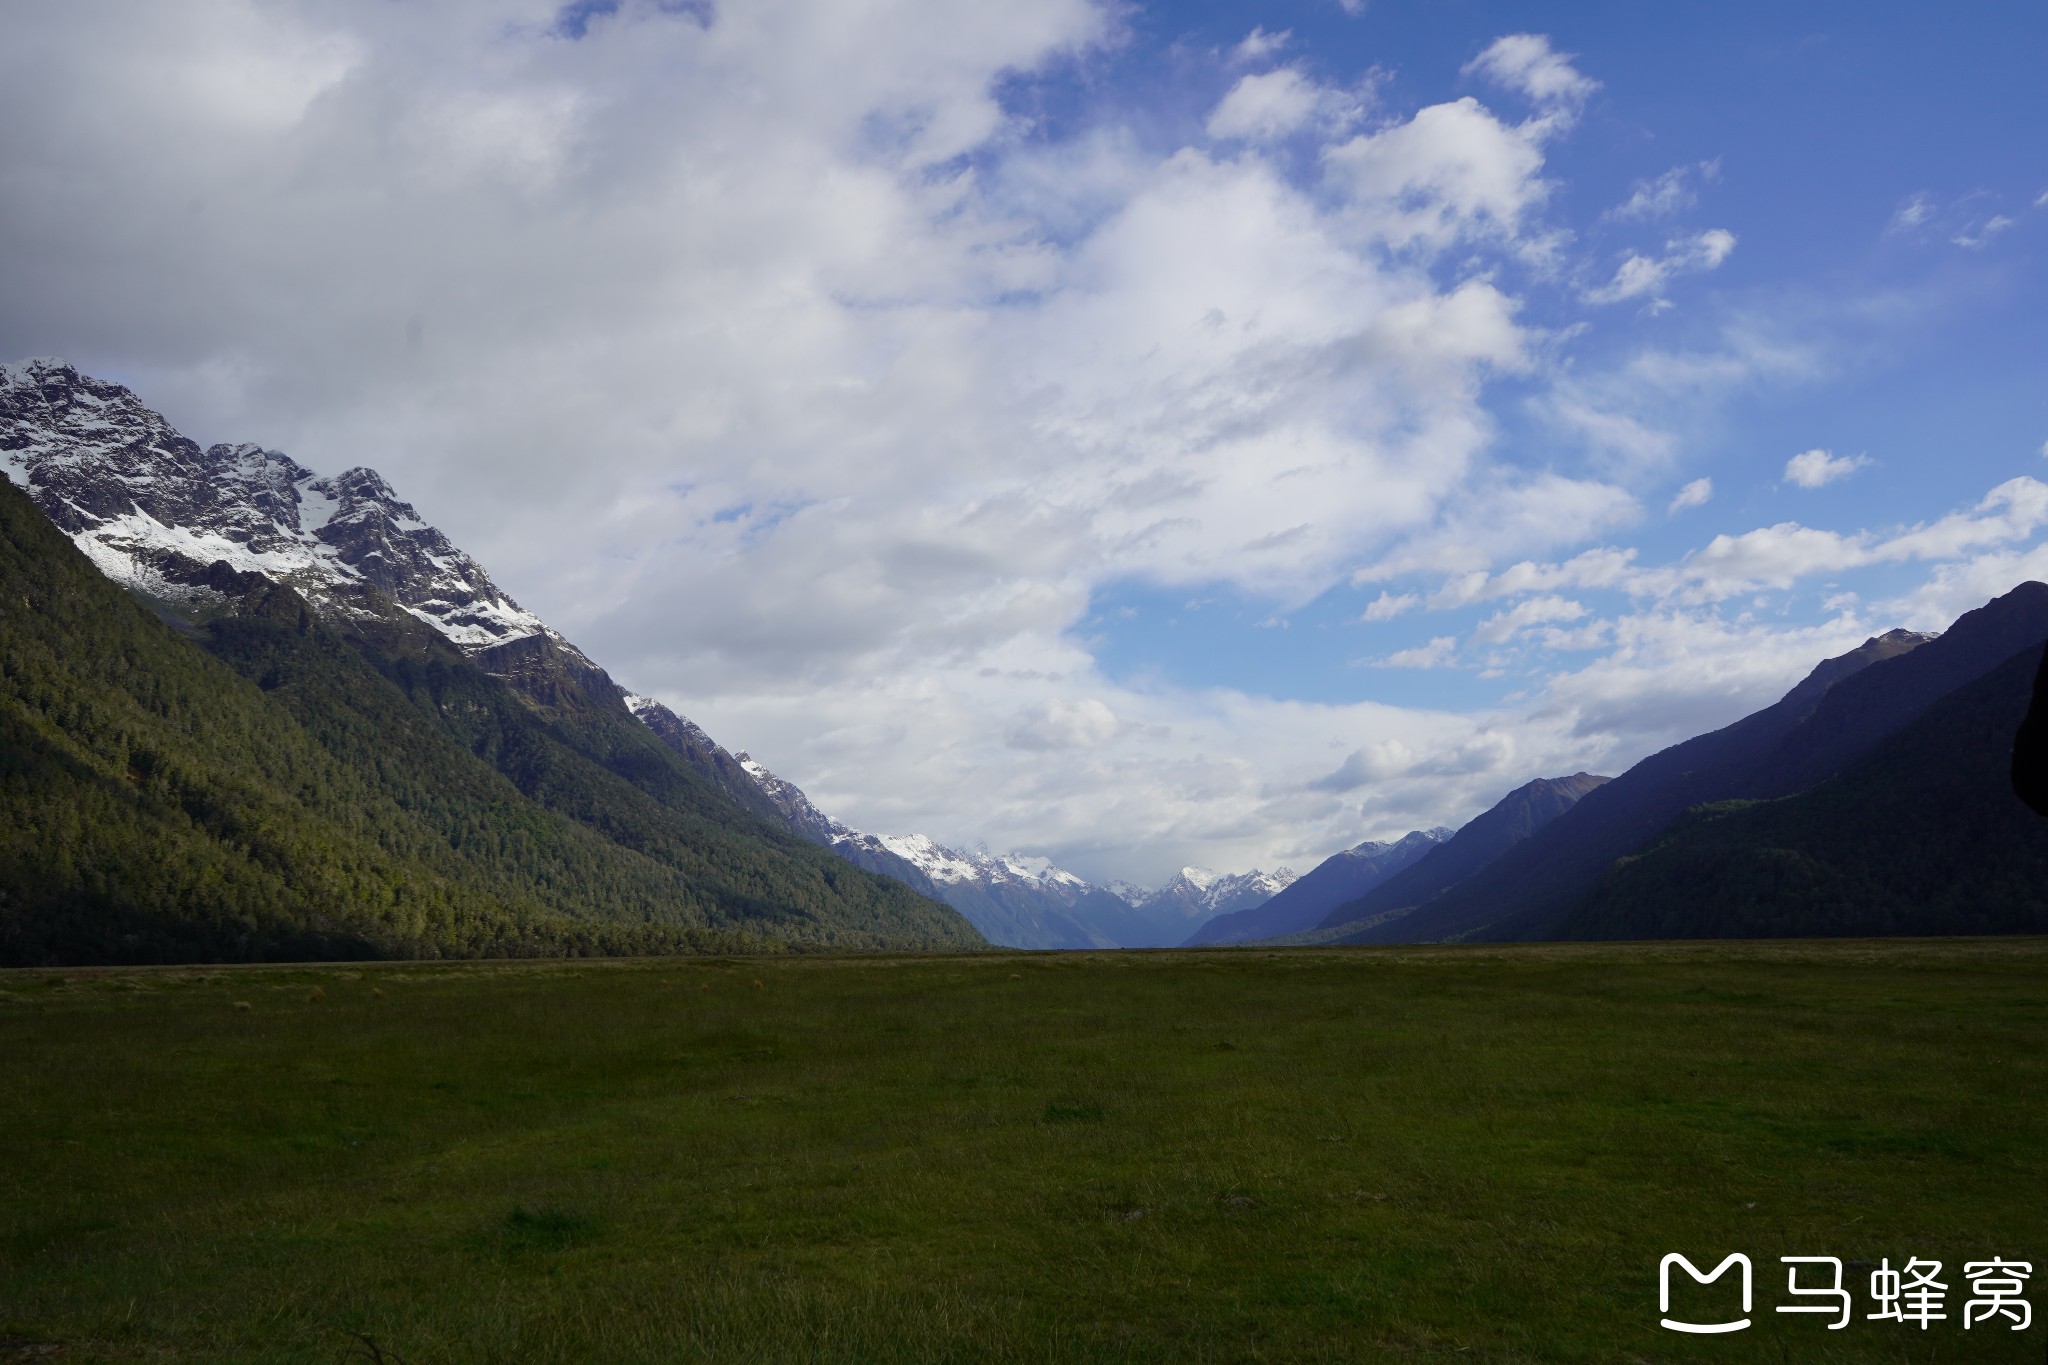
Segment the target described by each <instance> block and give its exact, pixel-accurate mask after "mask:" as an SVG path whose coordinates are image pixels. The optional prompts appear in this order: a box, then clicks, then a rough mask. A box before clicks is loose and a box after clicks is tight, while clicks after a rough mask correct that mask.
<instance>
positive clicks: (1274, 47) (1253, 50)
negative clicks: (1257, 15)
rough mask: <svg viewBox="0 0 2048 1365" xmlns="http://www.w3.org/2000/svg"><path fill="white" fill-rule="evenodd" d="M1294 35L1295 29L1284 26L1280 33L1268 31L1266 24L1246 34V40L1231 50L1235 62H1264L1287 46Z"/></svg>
mask: <svg viewBox="0 0 2048 1365" xmlns="http://www.w3.org/2000/svg"><path fill="white" fill-rule="evenodd" d="M1293 37H1294V30H1293V29H1291V28H1283V29H1281V30H1280V31H1279V32H1278V33H1268V32H1266V30H1265V27H1264V25H1260V26H1259V27H1257V28H1254V29H1253V30H1252V31H1251V32H1250V33H1247V34H1245V35H1244V41H1242V42H1240V43H1239V44H1238V45H1237V46H1236V47H1234V48H1232V49H1231V50H1230V59H1231V60H1232V61H1234V62H1241V63H1251V62H1262V61H1264V60H1266V58H1268V57H1270V56H1272V55H1273V54H1274V53H1276V52H1278V51H1280V49H1282V48H1284V47H1286V46H1287V44H1288V43H1289V41H1291V40H1292V39H1293Z"/></svg>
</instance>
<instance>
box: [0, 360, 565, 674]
mask: <svg viewBox="0 0 2048 1365" xmlns="http://www.w3.org/2000/svg"><path fill="white" fill-rule="evenodd" d="M0 470H4V471H5V473H6V474H7V475H8V477H9V478H11V479H13V480H14V481H15V482H16V483H19V484H21V485H22V486H23V487H25V488H26V489H27V490H28V493H29V495H30V496H31V497H33V498H34V499H35V501H36V504H37V505H38V506H40V507H41V508H42V509H43V511H44V513H45V514H46V515H48V516H49V518H50V519H51V520H52V521H54V522H56V523H57V525H58V526H60V527H62V528H63V529H64V530H65V531H66V532H67V533H68V534H69V535H70V536H71V538H72V540H73V541H74V542H76V543H77V545H78V547H79V548H80V549H81V550H83V551H84V552H85V553H86V555H87V556H88V557H90V558H91V559H92V560H93V562H94V563H95V564H97V565H98V566H99V567H100V569H101V570H102V571H103V572H105V573H106V574H107V576H108V577H110V578H112V579H114V580H115V581H117V582H119V583H122V584H123V585H125V586H128V587H131V588H136V589H139V590H140V591H143V592H145V593H149V594H151V595H153V596H157V597H162V598H167V599H171V600H183V601H204V600H207V598H208V597H209V595H211V594H212V590H211V589H209V588H207V587H205V586H204V585H203V584H204V578H205V575H206V571H207V570H208V568H209V567H210V566H211V565H213V564H214V563H215V562H225V563H226V564H227V566H228V567H229V568H230V569H232V570H235V571H237V572H243V573H258V574H261V575H263V576H264V577H265V578H268V579H271V580H272V581H274V582H278V583H284V584H287V585H289V586H291V587H292V588H295V589H296V590H298V591H299V592H300V594H301V595H303V596H305V597H306V598H307V599H308V600H310V601H312V602H313V603H314V604H315V605H316V606H318V607H322V608H324V609H327V610H331V611H338V612H340V613H342V614H345V615H362V614H375V611H376V608H375V607H374V606H373V605H372V597H371V594H370V593H369V592H367V591H366V590H368V589H375V590H376V592H377V593H380V594H382V595H383V596H384V597H387V598H389V599H390V600H391V601H392V602H395V603H396V604H397V605H398V606H399V607H400V608H402V609H403V610H404V611H406V612H408V613H410V614H411V615H413V616H415V617H417V618H419V619H420V620H422V621H424V622H426V623H427V624H428V625H430V626H432V627H433V628H434V629H436V630H438V631H439V632H441V634H443V635H445V636H447V637H448V638H449V639H450V640H452V641H453V642H454V643H455V644H456V645H458V646H460V647H461V648H462V649H464V650H465V651H467V652H470V653H475V652H477V651H479V650H484V649H489V648H491V647H492V646H495V645H501V644H506V643H509V642H511V641H514V640H519V639H524V638H526V637H528V636H534V635H544V634H545V635H550V636H552V632H549V631H548V630H547V628H546V627H545V626H544V625H543V624H542V623H541V621H540V619H539V618H538V617H536V616H534V615H533V614H532V613H531V612H529V611H526V610H524V609H523V608H521V607H520V606H519V604H518V603H516V602H514V601H513V600H512V599H511V597H510V596H508V595H507V594H506V593H505V592H503V591H502V590H500V589H499V588H498V586H497V585H496V584H495V583H493V582H492V581H491V578H490V575H489V574H487V573H485V572H484V570H483V567H482V566H481V565H479V564H478V563H477V562H476V561H475V560H473V559H471V558H470V557H469V556H468V555H466V554H464V553H463V552H462V551H461V550H458V549H457V548H455V546H454V545H452V544H451V543H449V541H448V538H447V537H446V536H444V535H442V534H441V533H440V532H439V531H438V530H436V529H434V528H433V527H432V526H429V525H427V524H426V522H425V521H424V520H422V519H421V517H420V515H419V513H418V512H416V511H415V510H414V509H413V508H412V506H411V505H410V504H408V503H404V502H401V501H399V499H398V495H397V494H396V493H395V492H393V491H392V488H391V486H390V484H388V483H387V482H385V480H384V478H383V476H381V475H380V474H378V473H377V471H375V470H374V469H369V468H367V467H364V466H357V467H355V468H353V469H348V470H344V471H343V472H342V473H340V474H337V475H334V476H332V477H328V478H322V477H319V476H317V475H316V474H315V473H314V472H313V471H311V470H309V469H306V468H305V467H303V466H302V465H300V464H298V463H297V462H296V461H294V460H292V459H291V458H290V457H289V456H286V455H282V454H280V453H278V452H277V451H274V450H265V449H264V448H263V447H261V446H257V445H249V444H241V445H213V446H209V447H207V448H205V449H203V450H202V449H201V448H200V447H199V446H198V444H197V443H195V442H193V441H191V440H190V439H188V438H186V437H184V436H181V435H179V434H178V432H176V431H175V430H173V429H172V427H171V426H170V424H169V423H168V422H166V421H165V420H164V419H163V417H162V416H161V415H159V414H158V413H156V412H154V411H152V410H151V409H149V408H147V407H144V406H143V405H142V403H141V401H140V400H139V399H137V398H136V397H135V395H134V394H133V393H131V392H129V391H128V390H127V389H126V388H124V387H122V386H121V385H119V384H113V383H109V382H107V381H105V380H98V379H93V378H90V377H89V376H85V375H81V374H80V373H79V372H78V371H77V370H76V369H75V368H73V367H72V366H71V365H69V364H66V363H65V362H63V361H61V360H51V359H40V360H30V361H23V362H21V363H19V364H14V365H0ZM552 638H554V639H555V642H556V643H557V644H566V642H565V641H562V640H561V639H560V637H552Z"/></svg>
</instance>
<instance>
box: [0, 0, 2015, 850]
mask: <svg viewBox="0 0 2048 1365" xmlns="http://www.w3.org/2000/svg"><path fill="white" fill-rule="evenodd" d="M6 12H7V29H8V39H7V42H6V44H5V45H4V46H0V113H4V116H5V120H6V123H5V126H6V127H7V128H8V130H9V134H8V136H7V137H6V138H5V139H4V140H0V300H4V304H0V359H14V358H18V357H28V356H36V355H56V356H62V357H65V358H67V359H69V360H71V361H72V362H74V363H76V364H78V365H79V366H80V367H81V368H83V369H85V370H86V371H87V372H89V373H92V374H95V375H98V376H101V377H104V378H110V379H115V380H118V381H120V382H123V383H126V384H128V385H129V386H130V387H132V388H133V389H135V391H136V392H137V393H138V394H139V395H140V396H141V397H142V398H143V400H144V401H145V402H147V403H149V404H150V405H151V406H153V407H156V408H158V409H159V410H160V411H162V412H164V413H165V415H166V416H168V417H169V418H170V419H171V420H172V422H173V423H174V424H176V425H177V426H178V427H179V428H180V429H181V430H183V431H185V432H186V433H187V434H188V435H190V436H192V437H194V438H195V439H197V440H199V441H201V442H202V443H210V442H214V441H257V442H260V443H262V444H263V445H265V446H268V447H271V448H274V449H279V450H283V451H285V452H287V453H289V454H290V455H292V456H293V457H294V458H296V459H298V460H299V461H300V462H301V463H302V464H305V465H307V466H308V467H310V468H313V469H316V470H320V471H323V472H334V471H338V470H341V469H344V468H347V467H350V466H354V465H365V464H366V465H370V466H372V467H374V468H376V469H378V470H380V471H381V472H383V473H384V474H385V475H386V477H387V478H389V479H390V480H391V482H392V483H393V484H394V486H395V487H396V488H397V489H398V490H399V492H400V494H401V495H402V496H404V497H406V498H407V499H408V500H410V501H411V502H413V503H414V504H415V505H416V506H417V507H418V508H419V509H420V511H421V513H422V515H423V516H425V517H426V518H427V519H428V520H429V521H432V522H434V523H435V524H436V525H438V526H440V527H441V528H442V529H443V530H444V531H446V532H447V533H448V534H449V536H450V537H451V538H452V539H453V540H454V541H455V542H456V543H457V544H459V545H461V546H463V547H464V548H465V549H467V550H469V551H470V552H471V553H472V554H474V555H475V556H476V557H477V558H478V559H480V560H481V561H482V562H483V563H484V564H485V565H486V566H487V567H488V568H489V569H490V571H491V573H492V575H493V577H494V578H495V579H496V580H497V581H498V583H499V584H500V585H501V586H503V587H504V588H505V589H506V590H507V591H509V592H511V593H512V594H513V595H514V596H515V597H516V598H517V599H518V600H519V601H520V602H521V604H522V605H524V606H526V607H528V608H529V609H531V610H533V611H536V612H538V613H539V614H540V615H541V616H542V617H543V618H544V619H546V620H547V621H549V622H550V623H551V624H552V625H554V626H555V627H556V628H557V629H559V630H561V631H562V632H563V633H564V634H566V635H568V636H569V637H570V638H571V639H573V640H575V641H576V642H577V643H578V644H579V645H581V646H582V647H583V648H584V649H585V651H586V652H588V653H589V654H591V655H592V657H594V658H596V659H597V660H598V661H599V662H600V663H602V664H603V665H604V666H605V667H607V668H608V669H609V670H610V671H611V672H612V674H613V675H614V676H615V677H616V678H618V679H619V680H620V681H621V682H623V683H625V684H626V685H628V686H629V687H631V688H633V689H634V690H635V691H639V692H643V693H648V694H652V695H655V696H658V697H660V698H661V699H663V700H664V701H666V702H668V703H669V704H670V705H671V706H673V707H674V708H675V709H676V710H678V711H680V712H682V713H683V714H685V715H687V716H690V717H691V718H693V719H695V720H697V721H698V722H699V723H700V724H702V725H703V726H704V727H705V728H706V729H707V730H709V731H710V732H711V734H712V735H713V736H715V737H716V738H718V739H719V740H720V741H721V742H722V743H724V744H726V745H727V746H728V747H730V748H734V749H746V750H749V751H751V752H752V754H753V755H754V756H755V757H756V758H758V759H759V760H761V761H762V762H764V763H766V764H767V765H768V766H769V767H771V768H773V769H775V770H776V771H777V772H779V773H781V774H782V775H783V776H785V777H788V778H789V779H790V780H792V781H794V782H796V783H797V784H798V785H800V786H802V787H803V788H804V789H805V790H806V791H807V792H808V793H809V794H810V795H811V797H812V798H813V800H814V801H816V802H817V804H818V805H819V806H820V807H821V808H823V809H824V810H826V811H827V812H828V813H830V814H833V815H835V816H837V817H839V818H840V819H843V820H845V821H847V822H848V823H850V824H853V825H855V826H857V827H860V828H864V829H868V830H872V831H876V832H881V833H913V832H914V833H923V834H928V835H930V836H932V837H934V838H936V839H939V840H941V841H943V842H948V843H952V844H955V845H956V846H964V847H970V848H971V847H973V846H975V845H977V844H985V845H986V846H988V847H990V848H991V849H994V850H997V851H1008V850H1017V851H1021V852H1025V853H1030V854H1035V855H1041V856H1049V857H1051V858H1053V859H1054V860H1055V861H1057V862H1059V863H1060V864H1061V865H1063V866H1066V867H1069V868H1072V869H1073V870H1075V871H1077V872H1079V873H1081V874H1082V875H1084V876H1088V877H1091V878H1094V879H1096V880H1108V879H1111V878H1124V879H1128V880H1132V881H1136V882H1154V883H1156V882H1158V881H1160V880H1163V879H1165V878H1166V877H1168V876H1170V875H1171V874H1172V872H1173V871H1174V870H1175V869H1177V868H1178V867H1180V866H1181V865H1183V864H1189V863H1194V864H1202V865H1206V866H1210V867H1215V868H1220V869H1225V870H1241V869H1244V868H1249V867H1253V866H1258V867H1262V868H1268V869H1271V868H1273V867H1275V866H1279V865H1289V866H1292V867H1294V868H1295V869H1297V870H1305V869H1306V868H1307V867H1309V866H1312V865H1313V864H1314V863H1316V862H1317V861H1319V860H1320V859H1321V858H1323V857H1325V856H1327V855H1329V854H1331V853H1333V852H1335V851H1337V850H1338V849H1341V848H1344V847H1348V846H1350V845H1352V844H1354V843H1357V842H1359V841H1361V840H1364V839H1368V838H1382V839H1384V838H1395V837H1398V836H1399V835H1400V834H1402V833H1403V832H1405V831H1407V830H1409V829H1414V828H1427V827H1430V826H1434V825H1439V824H1442V825H1451V826H1456V825H1458V824H1460V823H1462V822H1463V821H1464V820H1467V819H1469V818H1470V817H1471V816H1473V815H1474V814H1476V813H1478V812H1479V811H1481V810H1483V809H1485V808H1486V807H1487V806H1489V805H1491V804H1492V803H1493V802H1494V801H1496V800H1498V799H1499V798H1500V797H1501V796H1502V795H1503V794H1505V793H1506V792H1507V791H1509V790H1510V789H1512V788H1514V787H1516V786H1519V785H1521V784H1522V783H1524V782H1526V781H1529V780H1530V779H1532V778H1536V777H1542V776H1559V775H1563V774H1567V773H1572V772H1577V771H1581V770H1586V771H1593V772H1603V773H1610V774H1611V773H1615V772H1619V771H1621V770H1622V769H1623V768H1625V767H1626V766H1628V765H1629V764H1630V763H1632V762H1634V761H1636V760H1637V759H1639V758H1641V757H1643V756H1645V755H1646V754H1648V753H1651V752H1654V751H1655V750H1657V749H1659V748H1662V747H1664V746H1666V745H1668V744H1671V743H1674V742H1676V741H1678V740H1681V739H1684V738H1687V737H1689V736H1691V735H1693V734H1696V733H1699V732H1701V731H1704V730H1707V729H1711V728H1714V727H1716V726H1719V725H1723V724H1726V723H1728V722H1729V721H1732V720H1734V719H1736V718H1738V717H1739V716H1741V715H1744V714H1746V713H1748V712H1749V711H1752V710H1754V709H1756V708H1758V707H1760V706H1763V705H1766V704H1768V703H1769V702H1771V701H1773V700H1775V699H1776V697H1777V696H1779V695H1780V694H1782V693H1783V691H1784V690H1785V689H1787V688H1788V687H1790V686H1791V685H1792V684H1793V683H1795V682H1797V681H1798V679H1799V678H1800V677H1802V676H1804V674H1805V673H1806V672H1807V671H1808V670H1809V669H1810V668H1812V666H1813V665H1814V664H1815V663H1816V662H1818V661H1819V660H1820V659H1822V658H1824V657H1827V656H1829V655H1832V654H1836V653H1840V652H1842V651H1843V650H1845V649H1848V648H1852V647H1854V646H1855V645H1856V644H1858V643H1860V642H1861V641H1862V640H1863V639H1865V638H1866V637H1868V636H1870V635H1872V634H1875V633H1878V632H1881V631H1884V630H1888V629H1892V628H1894V627H1907V628H1911V629H1917V630H1940V629H1942V628H1944V627H1945V626H1946V625H1948V624H1949V623H1950V622H1951V621H1953V620H1954V618H1955V617H1956V616H1957V615H1958V614H1960V613H1961V612H1963V611H1965V610H1968V609H1970V608H1971V607H1974V606H1977V605H1981V604H1982V603H1983V602H1984V601H1985V600H1987V599H1988V598H1990V597H1992V596H1995V595H1997V594H1999V593H2001V592H2004V591H2006V590H2008V589H2010V588H2011V587H2012V586H2014V585H2015V584H2016V583H2019V582H2021V581H2023V580H2025V579H2028V578H2048V539H2044V537H2043V535H2042V531H2043V529H2044V528H2048V326H2044V322H2043V319H2044V318H2048V287H2044V283H2048V282H2044V274H2043V267H2044V259H2048V258H2044V250H2043V247H2044V242H2048V139H2044V138H2043V137H2042V131H2043V129H2048V82H2043V81H2042V80H2041V79H2040V78H2039V70H2038V68H2039V60H2040V55H2041V53H2043V52H2044V51H2048V8H2044V7H2043V6H2041V5H2040V4H2038V3H2031V4H1958V5H1949V6H1943V7H1940V9H1939V10H1938V11H1937V10H1934V9H1930V8H1929V7H1927V6H1924V5H1905V4H1884V3H1858V4H1854V5H1850V4H1800V5H1785V4H1776V3H1773V4H1760V3H1758V4H1750V3H1725V4H1715V5H1687V6H1678V5H1642V4H1639V3H1628V4H1623V3H1591V2H1578V3H1572V4H1542V3H1521V4H1514V5H1506V4H1489V3H1478V2H1477V0H1430V2H1429V3H1422V2H1421V0H1409V2H1408V3H1397V2H1396V0H1303V2H1302V3H1297V4H1288V3H1261V4H1244V3H1187V4H1106V3H1091V0H1034V3H1031V4H1026V5H1019V4H1014V3H988V4H977V3H967V2H966V0H857V2H856V0H755V2H754V3H724V2H723V0H708V2H696V3H676V2H675V0H668V2H667V3H657V0H620V2H619V3H616V4H612V3H597V2H595V0H582V2H581V3H577V4H572V5H568V6H567V7H564V6H563V5H561V4H560V3H559V0H544V2H536V0H493V2H492V3H481V2H480V0H441V2H439V3H433V2H428V0H422V2H420V3H405V4H401V3H395V0H351V2H350V3H338V2H336V0H190V2H189V3H182V4H180V5H177V6H164V5H159V4H155V3H149V2H148V0H135V2H134V3H116V2H114V0H80V3H75V4H67V5H31V4H25V3H24V4H10V5H8V6H7V7H6Z"/></svg>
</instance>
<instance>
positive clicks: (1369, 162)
mask: <svg viewBox="0 0 2048 1365" xmlns="http://www.w3.org/2000/svg"><path fill="white" fill-rule="evenodd" d="M1544 135H1545V130H1544V129H1540V128H1537V127H1535V126H1532V125H1522V126H1511V125H1509V124H1505V123H1502V122H1501V121H1500V120H1499V119H1497V118H1495V117H1494V115H1493V114H1492V113H1491V112H1490V111H1488V110H1487V109H1486V107H1485V106H1483V105H1481V104H1480V103H1479V101H1477V100H1474V99H1469V98H1468V99H1461V100H1455V101H1452V102H1451V103H1449V104H1433V105H1430V106H1429V107H1427V108H1425V109H1422V110H1419V111H1417V113H1416V114H1415V116H1414V117H1413V118H1411V119H1408V120H1406V121H1405V122H1401V123H1396V124H1393V125H1391V126H1388V127H1385V128H1382V129H1379V130H1377V131H1375V132H1370V133H1361V134H1359V135H1358V136H1357V137H1355V138H1353V139H1351V140H1350V141H1349V142H1346V143H1343V144H1341V145H1339V146H1336V147H1332V148H1330V149H1329V150H1328V151H1327V152H1325V153H1324V158H1323V159H1324V164H1325V167H1326V168H1327V172H1328V177H1329V181H1330V183H1331V185H1332V186H1333V187H1334V188H1336V189H1337V190H1338V191H1339V192H1341V193H1343V194H1344V195H1346V196H1347V198H1348V199H1349V201H1350V207H1351V210H1352V214H1353V216H1354V219H1355V221H1356V222H1357V224H1358V227H1359V230H1360V231H1361V232H1362V233H1364V234H1365V235H1366V236H1368V237H1370V238H1376V239H1378V240H1380V241H1383V242H1385V243H1387V244H1388V245H1390V246H1394V247H1409V246H1419V247H1423V248H1427V249H1432V250H1441V249H1443V248H1445V247H1448V246H1451V245H1452V244H1454V243H1456V242H1458V241H1460V240H1461V239H1468V238H1475V237H1476V238H1489V237H1490V238H1493V239H1496V240H1501V239H1511V238H1513V237H1514V236H1515V235H1516V234H1517V233H1519V232H1520V230H1521V228H1522V226H1523V223H1524V220H1525V219H1526V218H1527V217H1528V215H1529V214H1530V213H1531V212H1533V211H1534V210H1535V208H1536V207H1537V206H1538V205H1540V204H1541V203H1542V202H1543V201H1544V199H1545V198H1547V197H1548V195H1549V193H1550V185H1549V183H1548V182H1547V181H1545V180H1544V179H1543V178H1542V170H1543V151H1542V141H1543V137H1544Z"/></svg>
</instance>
